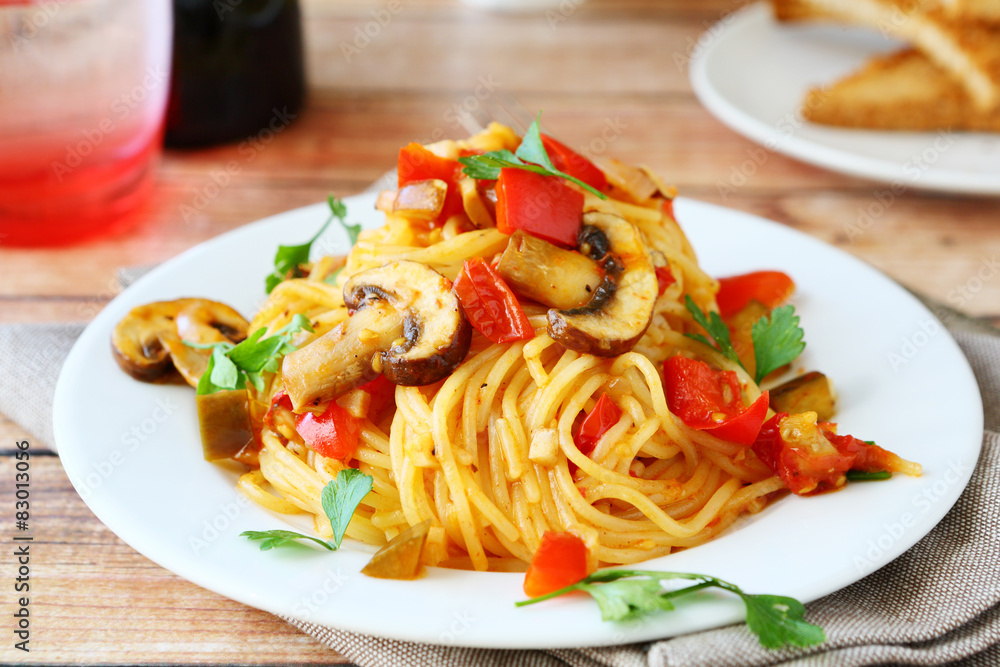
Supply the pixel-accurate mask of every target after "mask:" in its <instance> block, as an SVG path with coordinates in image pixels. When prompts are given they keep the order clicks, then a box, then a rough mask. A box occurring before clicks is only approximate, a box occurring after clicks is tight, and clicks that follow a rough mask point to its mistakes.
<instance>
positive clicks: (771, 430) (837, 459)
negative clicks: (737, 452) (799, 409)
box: [753, 412, 854, 495]
mask: <svg viewBox="0 0 1000 667" xmlns="http://www.w3.org/2000/svg"><path fill="white" fill-rule="evenodd" d="M753 451H754V453H756V454H757V456H758V457H759V458H760V460H761V461H762V462H763V463H764V465H766V466H767V467H769V468H770V469H771V470H773V471H774V472H775V473H776V474H777V475H778V477H780V478H781V481H783V482H784V483H785V486H787V487H788V488H789V490H790V491H791V492H792V493H795V494H797V495H806V494H810V493H816V492H820V491H828V490H830V489H837V488H840V487H841V486H843V485H844V484H845V482H846V477H845V475H846V473H847V471H848V470H850V469H851V466H852V465H853V463H854V456H853V455H844V454H842V453H841V452H839V451H837V449H836V448H835V447H834V446H833V445H832V444H831V443H830V441H829V440H828V438H827V432H826V431H824V430H823V429H821V428H819V426H818V425H817V424H816V413H808V412H806V413H802V414H797V415H789V414H788V413H787V412H779V413H778V414H776V415H774V416H773V417H771V418H770V419H769V420H767V422H765V423H764V425H763V426H762V427H761V429H760V434H759V435H758V436H757V440H756V442H754V444H753Z"/></svg>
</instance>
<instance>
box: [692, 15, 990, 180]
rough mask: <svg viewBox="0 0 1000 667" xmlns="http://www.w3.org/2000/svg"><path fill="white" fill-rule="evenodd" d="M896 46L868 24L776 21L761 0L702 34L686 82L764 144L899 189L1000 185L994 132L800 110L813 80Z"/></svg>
mask: <svg viewBox="0 0 1000 667" xmlns="http://www.w3.org/2000/svg"><path fill="white" fill-rule="evenodd" d="M898 48H900V44H899V43H898V42H894V41H892V40H889V39H887V38H885V37H883V36H882V35H880V34H879V33H878V32H876V31H873V30H866V29H864V28H853V27H843V26H837V25H821V24H808V23H801V24H795V23H786V24H781V23H778V22H777V21H776V20H775V19H774V17H773V15H772V13H771V8H770V7H769V5H768V3H763V2H761V3H757V4H754V5H751V6H749V7H747V8H745V9H742V10H740V11H737V12H734V13H732V14H730V15H728V16H726V17H725V18H723V19H722V20H721V21H720V22H719V23H717V24H715V25H714V26H712V27H711V28H709V30H708V31H707V32H706V33H705V34H704V35H703V36H702V38H701V40H700V41H699V43H698V45H697V46H696V48H695V49H694V52H693V53H694V55H693V57H692V59H691V65H690V76H691V85H692V87H693V88H694V92H695V94H696V95H697V96H698V99H699V100H701V103H702V104H704V105H705V107H706V108H707V109H708V110H709V111H710V112H711V113H712V114H713V115H714V116H715V117H716V118H718V119H719V120H720V121H722V122H723V123H725V124H726V125H727V126H729V127H730V128H732V129H733V130H735V131H736V132H739V133H740V134H742V135H743V136H745V137H747V138H749V139H751V140H753V141H755V142H757V143H759V144H761V145H763V146H764V147H765V148H767V149H768V150H769V151H774V152H778V153H783V154H785V155H788V156H790V157H794V158H796V159H799V160H802V161H803V162H808V163H810V164H814V165H817V166H820V167H825V168H827V169H831V170H833V171H839V172H842V173H845V174H849V175H851V176H860V177H862V178H870V179H872V180H876V181H882V182H885V183H889V184H892V185H894V186H896V187H897V189H898V188H904V189H910V188H914V189H921V190H936V191H942V192H955V193H964V194H981V195H998V194H1000V134H990V133H982V132H949V131H946V130H942V131H939V132H891V131H882V130H855V129H847V128H837V127H829V126H824V125H817V124H813V123H809V122H806V121H804V120H803V119H802V117H801V115H800V111H799V110H800V108H801V106H802V101H803V100H804V98H805V95H806V92H807V91H808V90H809V89H810V88H812V87H815V86H820V85H826V84H829V83H832V82H834V81H836V80H838V79H840V78H841V77H843V76H845V75H847V74H849V73H851V72H854V71H856V70H857V69H859V68H860V67H861V65H862V64H863V63H864V62H865V61H866V60H868V58H869V57H870V56H872V55H874V54H876V53H884V52H886V51H893V50H896V49H898Z"/></svg>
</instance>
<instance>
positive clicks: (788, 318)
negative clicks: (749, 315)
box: [750, 305, 806, 384]
mask: <svg viewBox="0 0 1000 667" xmlns="http://www.w3.org/2000/svg"><path fill="white" fill-rule="evenodd" d="M750 335H751V337H752V338H753V355H754V359H755V360H756V361H757V373H756V377H755V378H754V380H755V381H756V382H757V384H760V381H761V380H763V379H764V378H765V377H767V375H768V373H770V372H771V371H773V370H775V369H777V368H781V367H782V366H784V365H785V364H789V363H791V362H793V361H795V359H796V358H798V356H799V355H800V354H802V350H804V349H806V344H805V343H804V342H803V341H802V336H803V335H805V334H804V332H803V331H802V328H801V327H799V316H798V315H796V314H795V306H792V305H788V306H782V307H781V308H775V309H774V310H773V311H771V317H770V318H768V317H767V316H764V317H762V318H760V319H759V320H757V321H756V322H754V325H753V329H751V331H750Z"/></svg>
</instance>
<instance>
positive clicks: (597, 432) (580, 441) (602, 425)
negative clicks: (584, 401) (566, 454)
mask: <svg viewBox="0 0 1000 667" xmlns="http://www.w3.org/2000/svg"><path fill="white" fill-rule="evenodd" d="M621 416H622V411H621V408H619V407H618V406H617V405H615V404H614V402H612V400H611V399H610V398H608V395H607V394H604V393H602V394H601V397H600V398H598V399H597V403H596V404H595V405H594V408H593V409H592V410H591V411H590V412H588V413H587V416H586V417H584V418H583V421H582V422H580V428H579V430H577V431H575V432H574V434H573V435H574V437H573V439H574V440H575V441H576V448H577V449H579V450H580V451H581V452H583V453H584V454H587V455H589V454H590V453H591V452H592V451H594V447H596V446H597V441H598V440H600V439H601V436H603V435H604V434H605V433H607V432H608V429H609V428H611V427H612V426H614V425H615V424H617V423H618V420H619V419H620V418H621Z"/></svg>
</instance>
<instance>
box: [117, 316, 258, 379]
mask: <svg viewBox="0 0 1000 667" xmlns="http://www.w3.org/2000/svg"><path fill="white" fill-rule="evenodd" d="M249 326H250V325H249V323H248V322H247V321H246V320H245V319H243V317H242V316H241V315H240V314H239V313H237V312H236V311H235V310H233V309H232V308H230V307H229V306H227V305H226V304H224V303H219V302H218V301H209V300H208V299H176V300H174V301H157V302H156V303H148V304H146V305H144V306H138V307H136V308H133V309H132V310H131V311H130V312H129V314H128V315H126V316H125V317H123V318H122V320H121V321H120V322H119V323H118V325H117V326H116V327H115V329H114V331H113V332H112V333H111V349H112V351H113V353H114V357H115V361H117V362H118V365H119V366H120V367H121V369H122V370H124V371H125V372H126V373H128V374H129V375H131V376H132V377H134V378H135V379H137V380H142V381H143V382H154V381H156V380H158V379H160V378H161V377H163V376H164V375H165V374H166V373H167V372H168V371H169V370H170V369H171V368H173V367H176V368H177V370H179V371H180V372H181V375H183V376H184V379H185V380H186V381H187V382H188V384H190V385H191V386H197V384H198V378H200V377H201V374H202V372H204V370H205V367H206V365H207V364H208V357H209V356H210V354H211V352H209V351H208V350H199V349H196V348H193V347H190V346H187V345H185V344H184V341H185V340H187V341H190V342H193V343H214V342H220V341H225V340H228V341H230V342H233V343H238V342H239V341H241V340H243V339H244V338H246V336H247V329H248V327H249Z"/></svg>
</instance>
